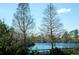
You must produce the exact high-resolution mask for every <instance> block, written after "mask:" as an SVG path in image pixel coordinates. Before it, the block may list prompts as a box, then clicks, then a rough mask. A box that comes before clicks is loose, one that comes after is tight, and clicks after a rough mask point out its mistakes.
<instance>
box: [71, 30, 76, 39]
mask: <svg viewBox="0 0 79 59" xmlns="http://www.w3.org/2000/svg"><path fill="white" fill-rule="evenodd" d="M70 36H71V37H73V38H75V39H77V37H78V30H77V29H75V30H72V31H70Z"/></svg>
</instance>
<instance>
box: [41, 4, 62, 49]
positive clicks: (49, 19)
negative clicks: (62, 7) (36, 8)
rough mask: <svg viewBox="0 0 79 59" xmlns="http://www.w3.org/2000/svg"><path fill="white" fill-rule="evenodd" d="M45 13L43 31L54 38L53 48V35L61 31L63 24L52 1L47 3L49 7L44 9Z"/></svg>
mask: <svg viewBox="0 0 79 59" xmlns="http://www.w3.org/2000/svg"><path fill="white" fill-rule="evenodd" d="M44 15H45V16H44V19H43V23H42V26H41V31H42V32H43V33H44V34H47V35H49V37H50V39H51V40H52V48H53V40H54V39H53V37H54V35H55V34H56V33H57V32H58V31H59V29H60V27H61V26H62V24H61V23H59V19H58V18H57V12H56V8H55V7H54V5H53V4H51V3H49V4H48V5H47V8H46V9H45V11H44Z"/></svg>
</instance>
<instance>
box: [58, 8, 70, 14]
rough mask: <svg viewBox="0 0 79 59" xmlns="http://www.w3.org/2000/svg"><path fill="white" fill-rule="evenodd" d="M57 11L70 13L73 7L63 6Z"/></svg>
mask: <svg viewBox="0 0 79 59" xmlns="http://www.w3.org/2000/svg"><path fill="white" fill-rule="evenodd" d="M57 12H58V13H59V14H60V13H69V12H71V9H69V8H61V9H58V10H57Z"/></svg>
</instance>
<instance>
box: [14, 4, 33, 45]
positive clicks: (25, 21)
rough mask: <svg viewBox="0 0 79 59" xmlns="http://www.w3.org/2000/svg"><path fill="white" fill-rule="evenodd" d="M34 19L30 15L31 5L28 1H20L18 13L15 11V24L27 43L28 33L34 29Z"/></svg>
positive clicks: (24, 42)
mask: <svg viewBox="0 0 79 59" xmlns="http://www.w3.org/2000/svg"><path fill="white" fill-rule="evenodd" d="M33 25H34V21H33V19H32V17H31V15H30V7H29V4H28V3H19V4H18V7H17V11H16V13H14V19H13V26H14V29H15V30H17V32H18V31H19V32H21V33H22V35H23V44H24V45H26V43H27V42H26V41H28V40H26V39H27V34H28V32H29V31H30V30H32V28H33Z"/></svg>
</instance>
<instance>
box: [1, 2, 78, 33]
mask: <svg viewBox="0 0 79 59" xmlns="http://www.w3.org/2000/svg"><path fill="white" fill-rule="evenodd" d="M29 5H30V11H31V12H30V13H31V15H32V18H33V19H34V21H35V23H36V27H35V28H36V29H35V30H37V32H39V27H40V24H41V23H42V20H43V17H44V14H43V12H44V10H45V8H46V5H47V4H46V3H30V4H29ZM17 6H18V4H17V3H16V4H15V3H0V19H1V20H3V19H4V21H5V23H6V24H7V25H8V26H12V20H13V14H14V13H15V12H16V8H17ZM54 6H55V7H56V9H57V10H56V11H57V13H58V17H59V19H60V22H61V23H62V24H63V28H64V29H66V30H67V31H71V30H74V29H79V4H77V3H69V4H68V3H56V4H54Z"/></svg>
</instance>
